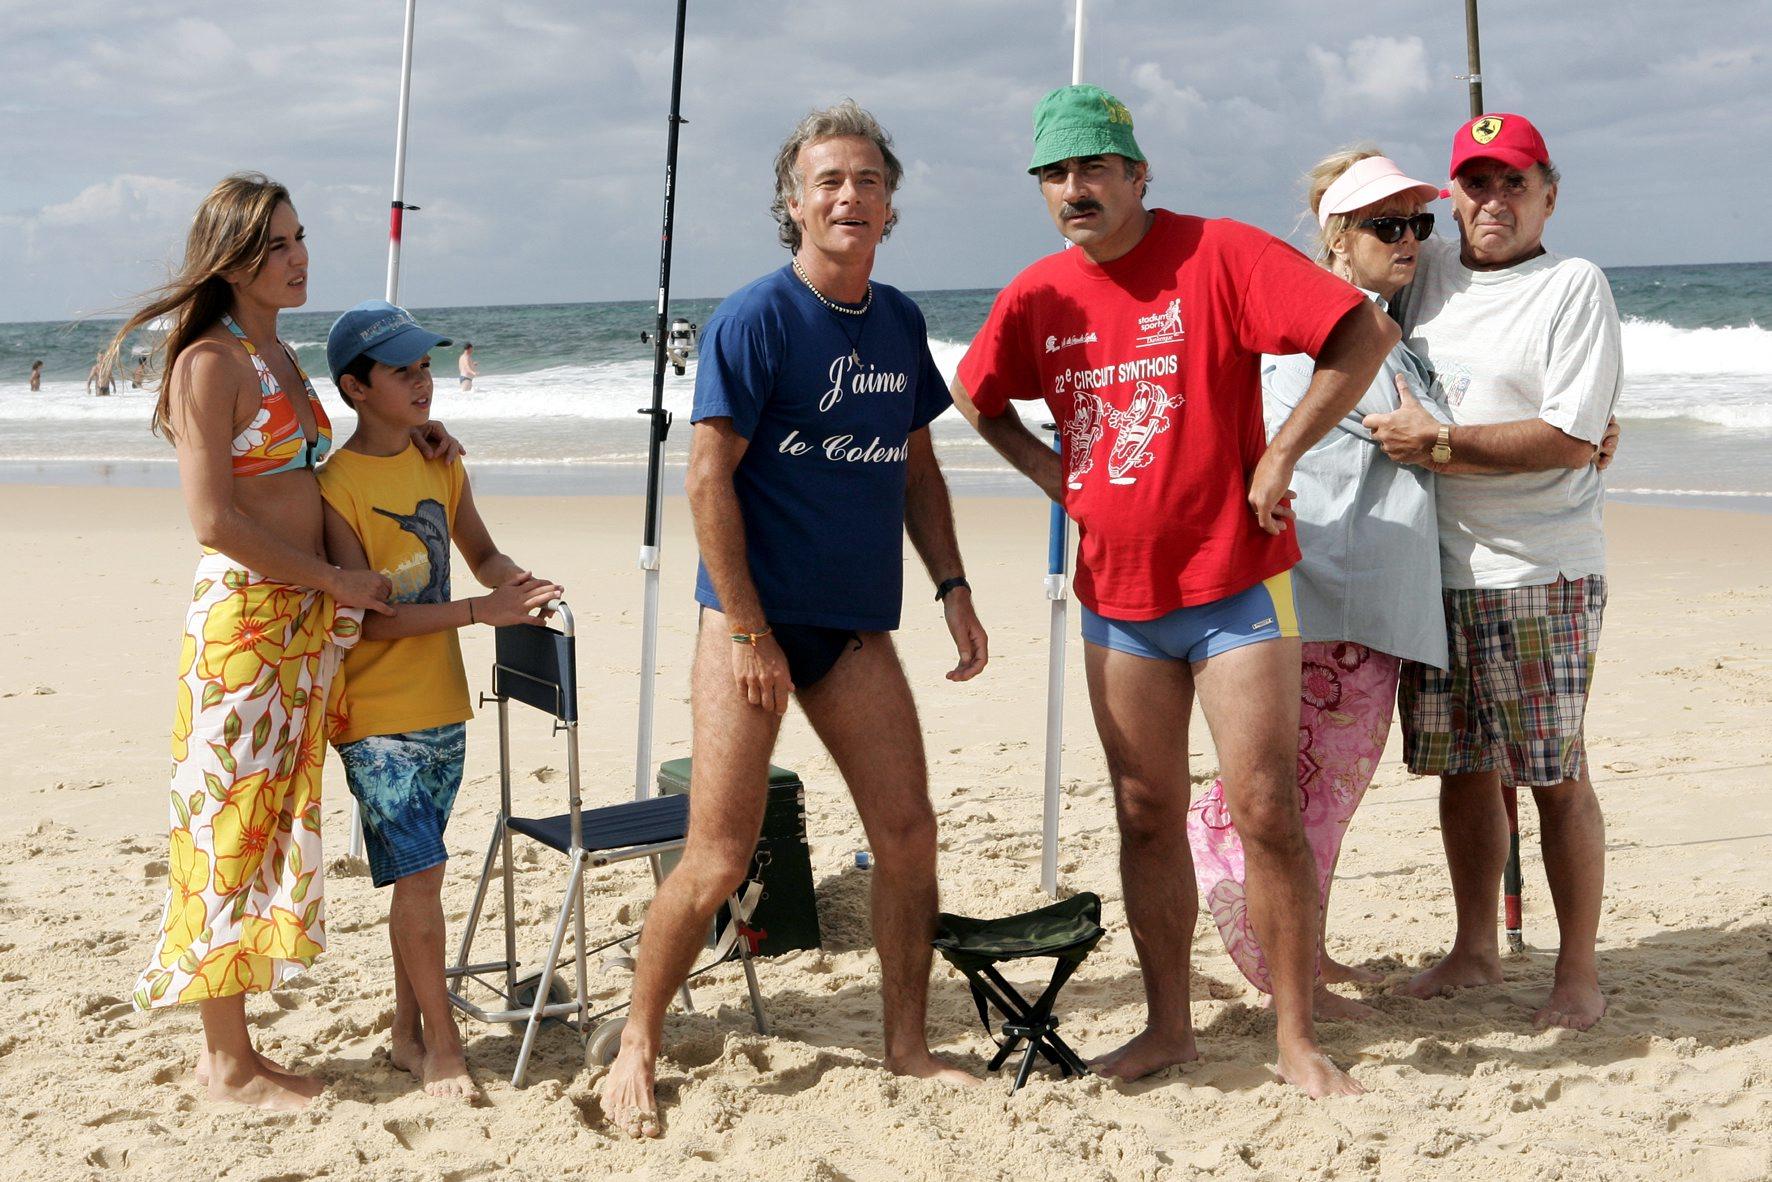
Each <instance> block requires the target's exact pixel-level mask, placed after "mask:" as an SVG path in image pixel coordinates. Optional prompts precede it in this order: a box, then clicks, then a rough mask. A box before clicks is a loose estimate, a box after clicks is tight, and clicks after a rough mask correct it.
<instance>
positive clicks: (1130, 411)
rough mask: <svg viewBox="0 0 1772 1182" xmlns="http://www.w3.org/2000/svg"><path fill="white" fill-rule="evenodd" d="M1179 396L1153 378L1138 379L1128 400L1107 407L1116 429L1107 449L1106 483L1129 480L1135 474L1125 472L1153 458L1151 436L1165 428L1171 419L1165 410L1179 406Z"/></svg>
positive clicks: (1147, 463) (1112, 424) (1144, 464)
mask: <svg viewBox="0 0 1772 1182" xmlns="http://www.w3.org/2000/svg"><path fill="white" fill-rule="evenodd" d="M1180 405H1181V398H1180V397H1179V396H1171V395H1170V393H1169V391H1167V390H1165V389H1163V387H1161V386H1159V385H1157V384H1156V383H1155V382H1140V383H1138V389H1137V390H1136V391H1135V392H1134V393H1133V395H1132V404H1131V405H1130V406H1128V407H1127V408H1126V409H1125V410H1123V411H1110V412H1109V415H1108V418H1109V425H1110V426H1112V427H1113V428H1114V429H1115V430H1116V431H1117V432H1118V433H1119V437H1118V438H1117V439H1115V440H1114V449H1113V450H1112V451H1111V452H1109V453H1108V465H1107V466H1108V483H1109V484H1132V483H1133V482H1135V481H1136V480H1137V479H1138V478H1137V477H1136V476H1128V475H1127V473H1128V472H1136V471H1137V470H1139V469H1140V468H1143V467H1146V466H1147V465H1149V464H1150V462H1151V460H1152V459H1153V458H1154V457H1153V456H1152V455H1151V454H1150V445H1151V440H1153V439H1155V438H1156V437H1157V436H1159V435H1161V434H1162V433H1163V432H1165V431H1167V430H1168V429H1169V428H1170V426H1171V424H1172V422H1173V420H1171V419H1170V418H1169V415H1168V414H1167V413H1166V412H1167V411H1168V410H1169V409H1170V408H1171V407H1179V406H1180Z"/></svg>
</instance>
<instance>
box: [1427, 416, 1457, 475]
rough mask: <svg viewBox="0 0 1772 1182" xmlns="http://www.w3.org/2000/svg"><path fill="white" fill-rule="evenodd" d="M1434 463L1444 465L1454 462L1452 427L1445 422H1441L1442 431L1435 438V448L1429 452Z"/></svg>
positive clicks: (1429, 456)
mask: <svg viewBox="0 0 1772 1182" xmlns="http://www.w3.org/2000/svg"><path fill="white" fill-rule="evenodd" d="M1427 454H1428V458H1429V459H1430V460H1432V461H1433V462H1434V463H1436V464H1439V465H1441V466H1442V467H1444V466H1445V465H1447V464H1450V463H1451V462H1452V428H1451V427H1450V426H1448V425H1447V424H1445V423H1441V424H1440V433H1439V435H1437V436H1436V437H1435V438H1434V449H1433V450H1432V451H1430V452H1428V453H1427Z"/></svg>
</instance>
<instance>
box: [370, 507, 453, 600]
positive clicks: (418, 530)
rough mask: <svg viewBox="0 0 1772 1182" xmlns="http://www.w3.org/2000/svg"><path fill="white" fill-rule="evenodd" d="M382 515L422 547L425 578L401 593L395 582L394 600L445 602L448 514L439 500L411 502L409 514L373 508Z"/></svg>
mask: <svg viewBox="0 0 1772 1182" xmlns="http://www.w3.org/2000/svg"><path fill="white" fill-rule="evenodd" d="M376 512H377V513H380V514H381V515H382V516H383V517H391V518H392V519H393V520H395V521H397V522H399V523H400V528H401V529H403V530H405V531H406V532H407V533H409V534H411V535H412V536H413V537H415V538H417V539H418V540H419V541H420V542H421V543H422V544H423V545H424V548H425V560H426V563H427V565H428V566H429V568H430V569H429V572H428V574H429V577H428V578H427V579H426V580H425V584H424V586H422V587H420V588H419V589H418V590H417V591H413V592H407V593H404V594H403V593H401V591H400V588H399V587H398V586H397V585H396V586H395V588H394V596H393V601H394V602H395V603H448V602H449V513H448V511H447V510H445V509H444V508H443V504H442V502H440V501H436V500H433V499H432V498H430V497H426V498H425V499H424V500H422V501H420V502H419V503H418V504H416V505H414V506H413V508H412V512H411V513H395V512H393V511H391V510H388V509H377V510H376Z"/></svg>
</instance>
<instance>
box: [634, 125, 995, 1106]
mask: <svg viewBox="0 0 1772 1182" xmlns="http://www.w3.org/2000/svg"><path fill="white" fill-rule="evenodd" d="M775 171H776V198H775V204H774V212H775V215H776V220H777V223H778V225H779V232H780V237H781V241H782V244H783V245H784V246H786V247H787V248H788V249H789V250H790V251H792V252H793V261H792V262H791V264H790V265H789V266H786V267H783V268H781V270H779V271H776V272H774V273H773V274H770V275H766V276H764V277H763V278H762V279H759V280H757V281H756V282H754V283H751V284H749V285H747V286H745V287H743V288H741V289H740V290H739V291H737V292H736V293H734V294H733V295H732V296H731V297H730V298H728V299H727V300H726V301H725V302H724V303H723V304H721V305H720V309H719V311H718V312H716V313H715V314H714V317H713V319H712V320H710V321H709V322H708V325H707V328H706V329H705V330H703V332H702V335H701V341H700V357H701V363H700V368H699V372H698V373H697V376H696V383H695V410H694V416H693V418H694V422H695V436H694V440H693V442H692V444H691V447H690V455H689V478H688V487H689V503H690V508H691V511H692V512H693V514H694V518H695V536H696V540H697V542H699V543H700V546H701V554H702V563H701V570H700V571H699V572H698V574H697V577H696V585H695V598H696V601H697V602H698V603H700V604H701V605H702V609H703V611H702V620H701V631H700V635H699V637H698V639H697V642H696V658H695V671H694V674H693V683H694V685H693V699H692V700H693V707H694V719H695V722H694V751H695V763H694V766H693V770H692V782H691V785H690V798H691V799H692V800H693V802H694V805H693V808H692V810H691V813H690V818H689V842H688V845H687V847H686V848H685V849H684V851H683V858H682V861H681V862H680V863H679V864H678V865H677V868H676V869H675V870H674V871H673V872H672V873H671V875H670V877H669V878H667V879H665V881H664V883H663V885H662V886H661V887H660V888H659V892H658V896H657V897H656V898H655V899H654V900H653V903H652V907H651V910H650V911H648V913H647V917H646V927H645V930H644V932H643V933H642V935H641V937H640V952H639V956H638V958H637V967H636V969H635V974H634V987H633V998H632V1005H631V1006H630V1008H629V1010H628V1020H627V1026H626V1028H625V1029H624V1030H623V1032H622V1040H621V1051H620V1053H619V1055H618V1056H617V1058H616V1060H615V1063H614V1065H613V1066H612V1067H611V1068H610V1072H609V1076H608V1079H607V1080H606V1081H605V1083H604V1088H603V1108H604V1112H605V1113H606V1114H607V1115H608V1116H609V1119H610V1121H611V1122H612V1123H613V1124H615V1125H616V1126H617V1127H618V1128H620V1129H623V1130H624V1131H626V1132H628V1133H630V1134H632V1135H635V1136H652V1137H656V1136H657V1135H658V1134H659V1124H658V1109H657V1101H656V1099H655V1096H654V1091H653V1075H654V1064H655V1062H656V1060H657V1058H658V1051H659V1043H660V1040H661V1037H662V1028H663V1023H664V1011H665V1007H666V1006H667V1005H669V1004H670V999H671V996H672V994H674V993H675V992H676V990H677V988H678V986H680V985H681V984H682V983H683V980H684V977H685V976H686V974H687V973H688V971H689V968H690V966H691V965H692V964H693V963H694V961H695V956H696V952H697V950H698V949H699V947H700V946H701V943H702V939H703V937H704V935H705V934H706V932H707V928H708V922H709V920H710V919H711V918H712V917H713V914H714V912H715V910H716V909H717V908H718V907H719V905H720V904H721V903H722V902H723V901H724V900H725V899H726V898H727V896H728V895H730V894H731V892H732V891H733V890H734V888H736V887H737V886H738V884H739V883H740V882H741V881H742V879H743V877H744V875H745V872H746V870H747V869H748V868H749V865H750V860H751V854H752V851H753V850H755V848H756V844H757V835H758V832H759V830H760V829H761V827H762V823H763V808H764V804H765V791H766V784H767V781H768V776H769V757H770V754H771V752H772V751H773V750H774V747H775V740H776V735H777V733H778V732H779V731H780V728H781V717H782V715H783V714H784V713H785V712H786V711H787V708H788V699H789V698H790V697H798V698H799V700H800V705H801V708H802V709H804V710H805V712H806V717H807V719H808V721H810V722H811V723H812V728H813V730H814V731H816V732H817V733H818V737H819V738H820V739H821V740H823V742H824V744H825V747H826V748H827V749H828V750H829V751H830V753H831V758H832V759H833V760H834V761H835V763H836V765H837V768H838V770H839V771H841V772H842V773H843V778H844V780H845V781H846V782H847V783H848V785H849V791H850V794H851V795H852V796H853V797H854V798H855V807H856V811H857V812H859V813H860V814H861V821H862V825H863V827H864V828H865V829H866V830H867V834H868V838H869V841H870V843H871V844H872V847H873V853H874V872H873V875H874V880H873V929H874V945H875V947H876V948H878V949H879V951H880V976H881V995H882V1006H883V1010H884V1016H885V1023H884V1025H885V1036H886V1039H885V1041H886V1054H885V1066H886V1068H887V1070H889V1071H892V1072H894V1073H895V1074H900V1075H914V1076H918V1077H922V1078H942V1079H946V1080H950V1081H953V1082H956V1083H975V1082H977V1081H976V1080H974V1079H973V1078H972V1077H971V1076H969V1075H967V1074H965V1073H964V1072H962V1071H959V1070H958V1069H956V1068H953V1067H950V1066H948V1065H947V1064H945V1063H943V1062H942V1061H941V1060H939V1059H937V1058H935V1057H934V1056H933V1055H931V1054H930V1053H929V1044H928V1041H927V1039H926V1037H925V1035H924V1029H923V1027H924V1015H925V1010H926V1003H927V998H928V988H929V962H930V955H931V950H930V938H931V937H932V936H933V935H934V931H935V920H936V890H935V814H934V811H933V810H932V809H931V808H930V804H929V792H928V775H927V770H926V768H925V765H924V759H923V739H922V731H921V729H920V727H919V725H918V722H917V712H916V706H915V704H914V703H913V702H912V700H911V691H910V686H909V685H908V684H906V682H905V676H904V669H903V667H902V666H900V664H899V662H898V655H897V653H896V651H895V650H894V648H893V644H892V636H891V633H892V630H893V629H895V628H897V627H898V622H899V609H900V605H901V601H902V599H903V590H904V587H903V582H904V534H905V533H906V532H907V531H908V532H909V533H910V536H911V541H912V543H913V544H914V545H915V546H916V548H917V553H918V554H919V555H920V556H921V557H922V559H923V564H924V566H926V567H927V568H928V571H929V576H930V579H931V580H932V581H933V582H934V583H935V584H936V593H935V597H936V599H938V600H940V601H941V604H942V608H943V611H944V613H945V615H946V618H947V626H948V631H949V632H951V633H952V634H953V638H954V645H955V647H956V649H957V650H958V652H959V663H958V664H957V665H955V667H954V668H953V670H952V671H951V672H949V673H948V675H947V676H948V678H949V680H951V681H966V680H969V679H970V678H972V677H974V676H976V675H977V674H978V673H979V672H980V671H981V670H982V669H983V668H984V666H985V662H986V660H987V649H986V638H985V632H984V629H983V628H982V627H981V626H980V625H979V622H978V617H977V615H976V614H974V612H973V610H972V589H971V587H970V585H969V584H968V583H967V582H966V579H965V576H964V574H963V572H962V567H961V564H960V549H959V546H958V544H957V542H956V541H955V539H954V520H953V510H952V508H951V506H950V504H949V502H948V492H947V484H946V482H945V481H944V479H943V478H942V474H941V468H940V466H939V465H938V464H937V463H936V459H935V452H934V449H933V447H932V446H931V444H930V440H929V423H930V422H931V421H932V420H933V419H935V418H936V416H938V415H939V414H941V413H942V411H944V410H946V409H947V408H948V407H949V406H951V405H952V402H951V400H950V399H949V397H948V393H947V383H946V381H945V380H944V379H943V377H942V375H941V373H940V371H939V370H937V369H936V367H935V362H934V359H933V358H931V357H930V355H929V343H928V339H927V336H928V334H927V329H926V327H925V325H924V322H923V314H922V313H921V312H920V311H919V310H918V309H917V306H916V305H915V304H914V303H912V302H911V301H910V300H909V299H907V298H906V297H905V296H904V295H903V294H901V293H900V292H898V291H897V290H895V289H893V288H890V287H886V286H884V285H883V284H877V283H874V282H872V281H871V280H870V278H869V276H870V275H871V274H872V272H873V266H874V252H875V250H876V249H877V248H878V247H879V244H880V242H881V240H882V239H884V238H885V237H886V234H887V233H888V232H889V231H890V230H891V228H892V223H893V222H894V221H895V220H896V218H897V214H896V213H895V212H894V211H893V208H892V194H893V191H894V190H895V189H896V188H897V186H898V181H899V178H900V176H901V175H902V174H903V169H902V168H901V167H900V165H899V162H898V159H897V158H896V157H895V156H894V155H893V154H892V148H891V138H890V137H889V136H887V135H886V133H885V132H884V131H883V130H881V128H880V125H879V124H878V123H876V122H875V121H874V119H873V117H872V116H871V115H869V114H868V113H867V112H866V111H863V110H862V109H861V108H859V107H857V106H856V105H855V104H854V103H853V102H849V101H845V102H843V103H840V104H838V105H837V106H835V107H832V108H830V109H829V110H824V111H814V112H812V113H811V114H810V115H808V116H806V118H805V119H803V120H801V122H800V125H799V126H798V127H797V128H796V129H795V130H794V134H793V135H791V136H789V137H788V140H787V142H786V143H784V144H783V145H782V148H781V151H780V152H779V153H778V154H777V156H776V165H775Z"/></svg>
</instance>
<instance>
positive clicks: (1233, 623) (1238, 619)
mask: <svg viewBox="0 0 1772 1182" xmlns="http://www.w3.org/2000/svg"><path fill="white" fill-rule="evenodd" d="M1078 606H1079V607H1081V606H1082V605H1081V604H1079V605H1078ZM1297 635H1298V613H1297V611H1296V610H1295V609H1294V607H1293V605H1292V573H1291V572H1290V571H1282V572H1281V573H1280V574H1277V575H1275V576H1273V577H1272V578H1270V579H1267V580H1265V581H1263V582H1260V583H1257V584H1255V585H1254V586H1253V587H1249V588H1246V589H1245V590H1242V591H1239V592H1237V593H1236V594H1235V595H1227V596H1225V597H1224V598H1223V599H1214V600H1213V601H1212V602H1211V603H1200V604H1195V605H1194V606H1193V607H1178V608H1176V609H1175V610H1174V611H1172V612H1170V613H1169V614H1168V615H1166V616H1158V617H1157V618H1156V619H1154V620H1114V619H1109V618H1108V617H1107V616H1103V615H1098V614H1096V613H1095V612H1092V611H1090V610H1089V609H1088V608H1087V607H1083V639H1084V640H1085V641H1087V642H1088V643H1090V644H1093V645H1098V646H1100V647H1101V648H1109V649H1113V650H1114V651H1115V652H1117V653H1131V654H1132V655H1133V656H1135V657H1146V658H1149V659H1150V660H1153V661H1187V662H1188V663H1190V664H1194V663H1197V662H1200V661H1204V660H1205V659H1206V658H1207V657H1215V656H1217V655H1218V654H1219V653H1228V652H1230V651H1231V650H1232V649H1234V648H1242V647H1243V646H1244V645H1246V644H1259V643H1261V642H1262V641H1264V640H1278V639H1280V638H1281V637H1282V636H1297Z"/></svg>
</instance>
